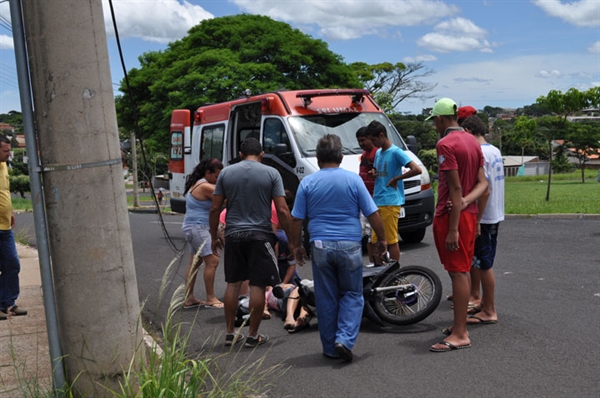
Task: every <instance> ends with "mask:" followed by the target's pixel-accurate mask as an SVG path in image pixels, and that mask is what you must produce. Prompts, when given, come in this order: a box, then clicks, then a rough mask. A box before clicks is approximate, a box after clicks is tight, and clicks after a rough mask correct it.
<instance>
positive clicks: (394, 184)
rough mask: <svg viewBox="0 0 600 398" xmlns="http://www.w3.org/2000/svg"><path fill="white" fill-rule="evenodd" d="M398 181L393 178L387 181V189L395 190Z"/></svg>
mask: <svg viewBox="0 0 600 398" xmlns="http://www.w3.org/2000/svg"><path fill="white" fill-rule="evenodd" d="M398 181H399V180H398V179H396V177H394V178H391V179H390V180H389V181H388V183H387V186H388V187H392V188H394V189H396V188H398Z"/></svg>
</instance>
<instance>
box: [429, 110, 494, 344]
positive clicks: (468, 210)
mask: <svg viewBox="0 0 600 398" xmlns="http://www.w3.org/2000/svg"><path fill="white" fill-rule="evenodd" d="M457 110H458V106H457V105H456V103H455V102H454V101H452V100H451V99H450V98H442V99H441V100H439V101H438V102H436V104H435V106H434V107H433V110H432V111H431V116H429V117H428V118H427V119H426V120H430V119H433V122H434V124H435V128H436V130H437V131H438V133H439V134H440V137H441V138H440V140H439V141H438V143H437V145H436V149H437V156H438V171H439V185H438V202H437V205H436V209H435V217H434V219H433V236H434V240H435V246H436V248H437V251H438V255H439V257H440V261H441V262H442V264H443V265H444V269H446V271H448V274H449V275H450V279H451V280H452V292H453V303H454V324H453V325H452V326H451V327H449V328H446V329H444V334H446V335H448V337H447V338H446V339H444V340H443V341H441V342H439V343H437V344H434V345H432V346H431V348H430V351H433V352H447V351H453V350H456V349H461V348H469V347H471V341H470V340H469V335H468V333H467V306H468V303H469V294H470V289H471V283H470V282H471V280H470V276H469V272H470V270H471V260H472V259H473V251H474V248H475V237H476V234H477V230H478V228H477V222H478V213H480V212H479V210H478V207H480V208H481V209H482V210H483V209H484V208H485V201H486V199H487V196H484V198H483V199H482V200H480V201H479V202H478V201H477V200H478V199H479V198H480V197H482V196H483V195H484V194H485V193H486V192H487V188H488V183H487V180H486V178H485V172H484V169H483V165H484V159H483V153H482V152H481V147H480V146H479V143H478V142H477V140H476V139H475V137H473V136H472V135H471V134H469V133H467V132H466V131H465V130H463V128H462V127H460V126H459V125H458V122H457ZM447 202H450V206H449V205H448V203H447Z"/></svg>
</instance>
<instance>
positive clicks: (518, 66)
mask: <svg viewBox="0 0 600 398" xmlns="http://www.w3.org/2000/svg"><path fill="white" fill-rule="evenodd" d="M573 59H577V60H578V62H576V63H574V62H573ZM549 67H550V68H549ZM597 70H598V60H597V56H595V55H592V54H588V55H583V56H582V55H581V54H577V53H559V54H547V55H531V56H521V57H510V58H502V59H498V60H488V61H483V62H463V63H458V64H451V65H447V67H446V68H444V69H440V70H438V71H437V72H436V73H435V75H433V76H431V77H428V78H427V79H424V80H426V81H428V82H429V81H431V82H433V83H436V82H440V85H438V87H437V88H436V89H435V91H434V92H432V94H433V95H435V96H436V98H442V97H450V98H452V99H454V100H455V101H456V102H457V103H460V104H461V105H471V106H474V107H476V108H477V109H482V108H483V107H484V106H486V105H490V106H503V107H515V108H518V107H522V106H524V105H530V104H533V103H535V100H536V98H538V97H539V96H541V95H547V94H548V92H550V90H561V91H563V92H566V91H567V90H568V89H569V88H571V87H588V88H589V87H593V85H594V84H595V83H594V82H597V81H598V79H597V76H598V75H597ZM540 71H544V74H545V75H547V76H548V77H553V78H541V76H540V73H541V72H540ZM559 71H560V72H559ZM588 72H591V73H588ZM552 75H554V76H552ZM558 76H560V79H558ZM586 76H587V78H586ZM590 76H593V77H590ZM536 77H537V78H536ZM442 82H443V83H442ZM434 102H435V101H433V100H430V101H426V102H424V103H419V104H417V105H420V106H421V107H423V108H425V107H431V106H432V105H433V103H434Z"/></svg>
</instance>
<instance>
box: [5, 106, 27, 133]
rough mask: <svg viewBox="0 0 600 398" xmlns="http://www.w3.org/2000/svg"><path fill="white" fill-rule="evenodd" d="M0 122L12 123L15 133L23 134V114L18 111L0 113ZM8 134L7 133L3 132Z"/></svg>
mask: <svg viewBox="0 0 600 398" xmlns="http://www.w3.org/2000/svg"><path fill="white" fill-rule="evenodd" d="M0 123H6V124H10V125H11V126H12V127H13V128H14V129H15V134H23V114H22V113H21V112H17V111H10V112H8V113H2V114H0ZM3 134H5V135H6V133H3Z"/></svg>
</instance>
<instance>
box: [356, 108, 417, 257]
mask: <svg viewBox="0 0 600 398" xmlns="http://www.w3.org/2000/svg"><path fill="white" fill-rule="evenodd" d="M367 134H368V135H369V138H370V139H371V142H372V143H373V145H375V146H378V147H379V149H378V150H377V153H376V154H375V163H374V164H373V171H372V172H371V174H372V176H373V177H374V178H375V188H374V190H373V200H374V201H375V204H376V205H377V207H378V208H379V214H380V216H381V219H382V220H383V227H384V229H385V236H386V238H387V245H388V247H387V248H388V251H389V253H390V258H392V259H393V260H396V261H400V246H399V245H398V217H399V216H400V209H401V206H402V205H403V204H404V183H403V182H402V180H404V179H405V178H410V177H413V176H416V175H419V174H421V173H422V171H421V168H420V167H419V165H418V164H417V163H415V162H414V161H413V160H411V159H410V157H409V156H408V155H407V154H406V153H405V152H404V151H403V150H402V149H401V148H398V147H397V146H396V145H394V144H392V142H391V141H390V139H389V138H388V135H387V129H386V127H385V126H384V125H383V124H381V123H380V122H378V121H376V120H374V121H372V122H371V123H369V125H368V126H367ZM403 168H407V169H408V171H407V172H406V173H403V172H402V170H403ZM375 242H377V236H376V235H375V233H373V243H375Z"/></svg>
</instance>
